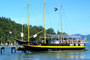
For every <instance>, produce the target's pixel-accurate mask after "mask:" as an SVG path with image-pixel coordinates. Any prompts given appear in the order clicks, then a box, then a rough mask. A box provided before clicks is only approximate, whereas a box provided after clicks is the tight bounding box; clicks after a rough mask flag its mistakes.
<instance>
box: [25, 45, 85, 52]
mask: <svg viewBox="0 0 90 60" xmlns="http://www.w3.org/2000/svg"><path fill="white" fill-rule="evenodd" d="M24 47H25V49H26V50H28V51H32V52H39V51H61V50H84V49H85V48H37V47H28V46H24Z"/></svg>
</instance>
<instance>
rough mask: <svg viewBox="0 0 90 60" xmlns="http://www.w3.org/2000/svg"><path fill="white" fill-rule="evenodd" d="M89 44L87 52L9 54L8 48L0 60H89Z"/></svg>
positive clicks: (0, 56) (0, 55)
mask: <svg viewBox="0 0 90 60" xmlns="http://www.w3.org/2000/svg"><path fill="white" fill-rule="evenodd" d="M89 46H90V44H89V45H88V46H87V48H88V50H87V51H85V50H74V51H72V50H68V51H49V52H38V53H36V52H30V53H22V52H17V53H13V54H11V53H10V48H7V49H6V51H5V52H6V53H5V54H0V60H57V59H58V60H62V59H63V60H66V59H68V60H70V59H72V60H82V59H87V60H90V47H89Z"/></svg>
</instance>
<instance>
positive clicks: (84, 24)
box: [0, 0, 90, 35]
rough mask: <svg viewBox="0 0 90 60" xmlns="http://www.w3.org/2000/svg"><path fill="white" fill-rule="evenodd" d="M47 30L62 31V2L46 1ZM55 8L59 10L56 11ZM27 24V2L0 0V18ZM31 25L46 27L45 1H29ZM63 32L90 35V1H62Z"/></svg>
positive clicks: (56, 0)
mask: <svg viewBox="0 0 90 60" xmlns="http://www.w3.org/2000/svg"><path fill="white" fill-rule="evenodd" d="M45 2H46V7H45V18H46V29H48V28H53V29H54V30H55V32H57V31H61V7H60V5H61V0H45ZM54 8H58V10H57V11H54ZM2 16H3V17H7V18H11V19H12V20H13V21H15V22H16V23H20V24H27V23H28V17H27V0H0V17H2ZM29 18H30V22H29V23H30V25H33V26H34V25H37V26H44V0H29ZM62 20H63V21H62V23H63V32H66V33H67V34H69V35H72V34H83V35H88V34H90V0H62Z"/></svg>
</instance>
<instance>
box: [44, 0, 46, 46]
mask: <svg viewBox="0 0 90 60" xmlns="http://www.w3.org/2000/svg"><path fill="white" fill-rule="evenodd" d="M44 43H45V44H46V25H45V0H44Z"/></svg>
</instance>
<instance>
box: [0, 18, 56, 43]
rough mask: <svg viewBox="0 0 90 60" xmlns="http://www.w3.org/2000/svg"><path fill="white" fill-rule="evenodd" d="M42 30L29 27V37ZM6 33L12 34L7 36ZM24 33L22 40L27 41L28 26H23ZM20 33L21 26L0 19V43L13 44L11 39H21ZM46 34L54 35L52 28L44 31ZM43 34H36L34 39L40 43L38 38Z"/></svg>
mask: <svg viewBox="0 0 90 60" xmlns="http://www.w3.org/2000/svg"><path fill="white" fill-rule="evenodd" d="M42 30H44V28H43V27H42V26H32V25H30V36H32V35H34V34H36V33H37V32H40V31H42ZM8 31H11V32H12V34H9V33H8ZM23 31H24V40H27V37H28V36H27V35H28V26H27V24H24V25H23ZM21 32H22V25H21V24H18V23H16V22H14V21H13V20H11V19H10V18H5V17H0V42H3V43H6V42H7V41H8V40H9V41H11V42H13V43H14V40H13V38H17V39H21V35H20V33H21ZM46 32H47V33H48V34H55V32H54V30H53V28H49V29H47V30H46ZM43 35H44V33H43V32H42V33H40V34H38V36H37V37H36V39H37V41H40V40H41V39H40V38H39V37H40V36H43Z"/></svg>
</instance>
